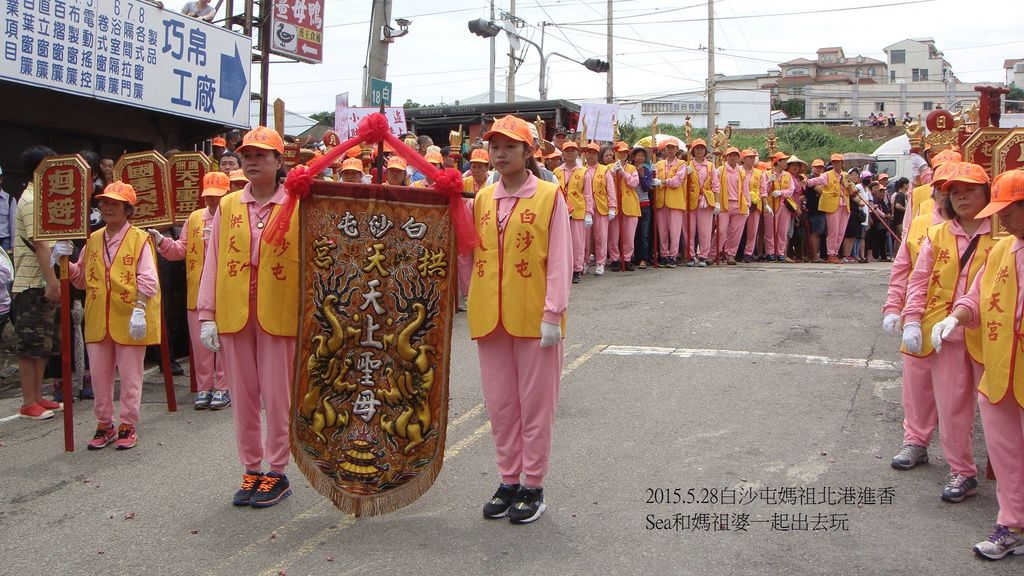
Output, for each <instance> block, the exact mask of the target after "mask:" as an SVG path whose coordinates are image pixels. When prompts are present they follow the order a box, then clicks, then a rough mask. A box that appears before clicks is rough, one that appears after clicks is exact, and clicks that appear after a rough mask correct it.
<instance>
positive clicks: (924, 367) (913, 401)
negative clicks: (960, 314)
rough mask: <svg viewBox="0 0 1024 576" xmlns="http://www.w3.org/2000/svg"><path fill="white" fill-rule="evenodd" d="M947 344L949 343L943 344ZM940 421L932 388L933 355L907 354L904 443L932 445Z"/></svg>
mask: <svg viewBox="0 0 1024 576" xmlns="http://www.w3.org/2000/svg"><path fill="white" fill-rule="evenodd" d="M943 346H945V344H943ZM938 424H939V413H938V412H937V411H936V409H935V389H934V388H933V387H932V357H931V356H929V357H928V358H918V357H917V356H911V355H910V354H904V355H903V443H904V444H917V445H918V446H928V445H929V444H931V442H932V433H934V432H935V427H936V426H938Z"/></svg>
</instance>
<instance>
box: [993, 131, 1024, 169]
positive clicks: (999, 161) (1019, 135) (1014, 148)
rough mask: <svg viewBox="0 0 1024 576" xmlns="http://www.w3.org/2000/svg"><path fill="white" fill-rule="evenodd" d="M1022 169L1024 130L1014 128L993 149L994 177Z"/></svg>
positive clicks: (1023, 163) (1023, 161) (1023, 165)
mask: <svg viewBox="0 0 1024 576" xmlns="http://www.w3.org/2000/svg"><path fill="white" fill-rule="evenodd" d="M1021 167H1024V128H1014V129H1013V130H1011V131H1010V132H1009V133H1008V134H1006V135H1005V136H1003V137H1002V138H1001V139H1000V140H999V142H997V143H996V145H995V148H994V149H993V153H992V172H993V174H992V175H993V176H997V175H999V174H1001V173H1003V172H1005V171H1007V170H1016V169H1018V168H1021Z"/></svg>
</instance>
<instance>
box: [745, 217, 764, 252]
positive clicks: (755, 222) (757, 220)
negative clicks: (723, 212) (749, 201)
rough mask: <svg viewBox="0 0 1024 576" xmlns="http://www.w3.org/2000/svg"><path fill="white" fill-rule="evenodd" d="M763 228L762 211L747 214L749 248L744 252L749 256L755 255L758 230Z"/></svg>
mask: <svg viewBox="0 0 1024 576" xmlns="http://www.w3.org/2000/svg"><path fill="white" fill-rule="evenodd" d="M760 226H761V211H760V210H751V211H750V214H747V247H746V250H744V251H743V253H744V254H746V255H747V256H753V255H754V246H756V245H757V229H758V228H759V227H760Z"/></svg>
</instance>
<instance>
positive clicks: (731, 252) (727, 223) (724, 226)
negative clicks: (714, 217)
mask: <svg viewBox="0 0 1024 576" xmlns="http://www.w3.org/2000/svg"><path fill="white" fill-rule="evenodd" d="M746 223H747V215H746V214H740V209H739V208H736V209H734V210H729V211H728V212H721V213H719V214H718V252H719V253H723V252H724V253H725V255H726V256H732V257H733V258H735V257H736V256H738V255H739V253H738V252H737V250H739V247H740V236H742V235H743V226H744V225H745V224H746Z"/></svg>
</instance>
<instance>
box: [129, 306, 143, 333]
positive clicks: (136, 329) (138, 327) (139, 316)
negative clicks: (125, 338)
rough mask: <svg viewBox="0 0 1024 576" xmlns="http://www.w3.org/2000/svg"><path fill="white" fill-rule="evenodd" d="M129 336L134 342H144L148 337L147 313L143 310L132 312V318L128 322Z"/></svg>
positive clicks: (137, 309) (138, 309)
mask: <svg viewBox="0 0 1024 576" xmlns="http://www.w3.org/2000/svg"><path fill="white" fill-rule="evenodd" d="M128 334H129V335H130V336H131V337H132V340H142V339H143V338H145V337H146V311H145V310H143V309H142V308H136V309H134V310H132V317H131V319H130V320H128Z"/></svg>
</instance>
